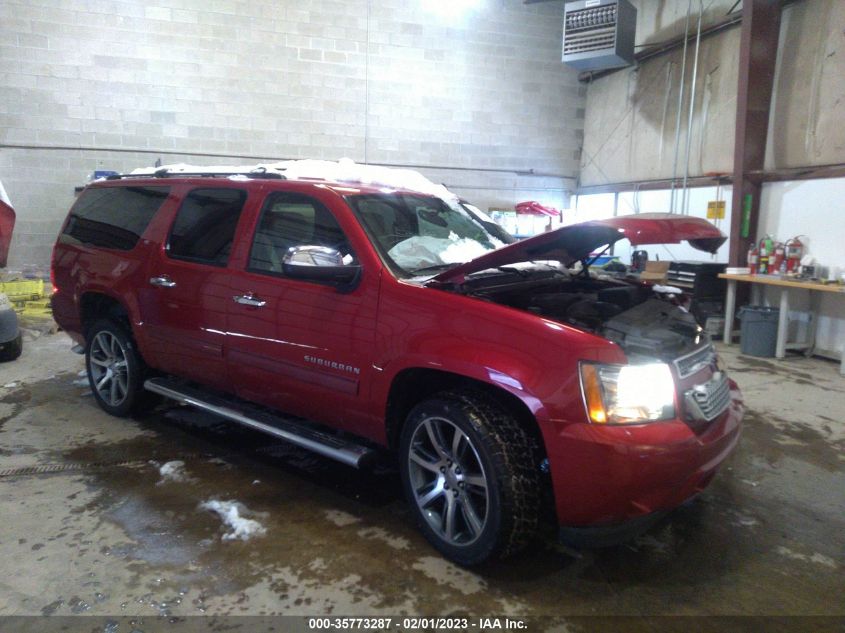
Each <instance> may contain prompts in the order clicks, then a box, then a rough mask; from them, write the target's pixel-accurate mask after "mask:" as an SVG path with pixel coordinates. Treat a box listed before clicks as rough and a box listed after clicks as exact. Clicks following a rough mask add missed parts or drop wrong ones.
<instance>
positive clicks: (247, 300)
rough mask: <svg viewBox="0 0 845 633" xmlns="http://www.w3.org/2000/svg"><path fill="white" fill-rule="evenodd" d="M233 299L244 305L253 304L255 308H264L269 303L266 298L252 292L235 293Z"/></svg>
mask: <svg viewBox="0 0 845 633" xmlns="http://www.w3.org/2000/svg"><path fill="white" fill-rule="evenodd" d="M232 299H233V300H234V302H235V303H240V304H241V305H244V306H252V307H253V308H263V307H264V306H265V305H267V302H266V301H265V300H264V299H259V298H258V297H256V296H254V295H253V294H252V293H251V292H248V293H246V294H245V295H235V296H234V297H232Z"/></svg>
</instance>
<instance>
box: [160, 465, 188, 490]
mask: <svg viewBox="0 0 845 633" xmlns="http://www.w3.org/2000/svg"><path fill="white" fill-rule="evenodd" d="M158 474H159V475H161V479H159V481H158V483H157V484H156V485H157V486H161V485H162V484H166V483H167V482H170V481H172V482H175V483H185V482H188V481H191V477H190V476H189V475H188V473H187V472H186V471H185V462H183V461H182V460H180V459H174V460H173V461H170V462H167V463H165V464H162V465H161V466H159V469H158Z"/></svg>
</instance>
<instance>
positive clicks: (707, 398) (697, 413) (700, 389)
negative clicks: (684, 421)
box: [684, 371, 731, 422]
mask: <svg viewBox="0 0 845 633" xmlns="http://www.w3.org/2000/svg"><path fill="white" fill-rule="evenodd" d="M730 402H731V388H730V385H729V383H728V377H727V376H726V375H725V374H724V372H721V371H717V372H716V373H715V374H713V378H711V379H710V380H709V381H707V382H706V383H704V384H701V385H696V386H695V387H693V388H692V389H690V390H688V391H687V392H686V393H684V404H685V405H686V410H687V413H688V414H689V415H690V416H691V417H692V418H694V419H696V420H705V421H707V422H709V421H710V420H713V419H715V418H717V417H719V415H720V414H721V413H722V412H723V411H724V410H725V409H727V408H728V405H729V404H730Z"/></svg>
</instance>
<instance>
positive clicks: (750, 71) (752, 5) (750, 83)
mask: <svg viewBox="0 0 845 633" xmlns="http://www.w3.org/2000/svg"><path fill="white" fill-rule="evenodd" d="M781 5H782V0H744V2H743V3H742V36H741V40H740V45H739V86H738V89H737V104H736V134H735V139H736V140H735V145H734V173H733V198H732V209H733V213H732V218H731V241H730V257H729V259H730V263H731V265H732V266H744V265H745V263H746V258H747V253H748V248H749V246H750V245H751V243H752V242H753V241H754V239H755V237H756V235H757V222H758V219H759V215H760V192H761V190H762V182H761V180H760V178H759V176H757V177H754V172H757V173H759V172H761V171H762V170H763V169H764V163H765V158H766V137H767V134H768V129H769V113H770V110H771V103H772V88H773V86H774V79H775V59H776V58H777V50H778V37H779V35H780V16H781Z"/></svg>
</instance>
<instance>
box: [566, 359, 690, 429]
mask: <svg viewBox="0 0 845 633" xmlns="http://www.w3.org/2000/svg"><path fill="white" fill-rule="evenodd" d="M581 389H582V391H583V393H584V404H585V405H586V407H587V415H588V416H589V418H590V421H591V422H596V423H599V424H605V423H610V424H637V423H642V422H653V421H655V420H667V419H671V418H674V417H675V381H674V379H673V378H672V372H671V370H670V369H669V365H666V364H665V363H649V364H647V365H600V364H595V363H581Z"/></svg>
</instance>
